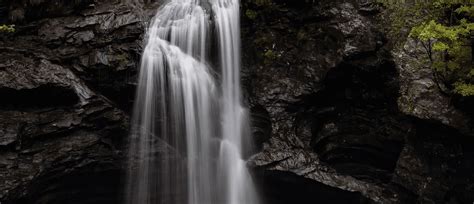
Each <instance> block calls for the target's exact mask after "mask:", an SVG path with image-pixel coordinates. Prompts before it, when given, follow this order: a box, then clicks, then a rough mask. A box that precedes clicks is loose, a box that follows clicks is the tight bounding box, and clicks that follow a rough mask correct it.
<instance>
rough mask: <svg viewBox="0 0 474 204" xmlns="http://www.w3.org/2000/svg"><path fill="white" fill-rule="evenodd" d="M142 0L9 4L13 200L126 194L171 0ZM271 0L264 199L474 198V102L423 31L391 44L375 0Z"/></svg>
mask: <svg viewBox="0 0 474 204" xmlns="http://www.w3.org/2000/svg"><path fill="white" fill-rule="evenodd" d="M132 2H135V3H136V4H132ZM137 2H139V1H133V0H130V1H126V2H125V1H124V2H118V1H102V0H95V1H93V0H76V1H63V0H35V1H33V0H21V1H13V0H11V1H0V18H1V19H2V20H1V21H0V23H2V22H6V20H5V19H10V20H9V22H14V23H15V24H16V25H17V31H16V32H15V33H13V34H5V35H2V36H0V39H1V40H0V52H1V55H0V96H1V97H0V98H1V100H0V202H2V203H15V204H17V203H24V204H30V203H81V204H82V203H118V202H119V200H120V198H121V195H123V194H122V193H121V187H120V185H121V179H120V178H121V176H122V172H123V169H124V164H123V161H125V159H124V150H125V147H126V145H125V144H124V139H125V138H126V136H127V132H128V121H129V116H130V107H131V104H132V102H133V101H132V100H133V96H134V87H135V84H136V72H137V69H136V68H137V64H138V62H139V55H140V52H141V51H140V50H141V49H142V44H143V43H142V38H143V35H144V32H145V29H144V27H145V25H146V22H147V21H148V20H149V17H150V16H151V15H152V14H153V11H154V10H155V9H156V8H157V7H158V6H159V4H160V1H145V2H146V3H143V1H142V2H141V3H137ZM255 2H260V3H255ZM262 2H264V3H262ZM265 2H267V3H265ZM268 2H270V1H250V0H244V1H242V37H243V39H242V40H243V50H244V52H243V54H244V56H243V64H244V69H243V82H244V84H245V87H244V89H245V91H246V98H248V104H249V106H250V107H251V110H252V111H251V112H252V123H253V132H254V135H253V136H254V137H255V142H256V143H257V145H256V146H257V147H258V150H257V152H256V154H255V155H254V156H252V157H251V159H250V161H249V164H250V166H252V167H253V168H254V169H255V176H256V177H257V181H259V183H260V185H261V187H262V189H261V193H262V194H263V195H264V200H266V201H267V202H269V203H282V204H283V203H305V202H306V201H310V202H311V203H313V202H317V203H472V202H473V201H474V196H473V195H474V185H473V183H474V173H473V172H474V171H473V170H474V139H472V138H473V137H472V136H470V135H472V130H471V129H472V122H471V117H472V112H469V111H468V110H470V109H469V108H466V107H470V106H472V101H470V100H468V99H466V100H460V101H456V100H455V99H453V98H450V97H449V96H448V95H446V94H444V93H443V92H442V91H440V88H439V87H438V86H437V84H436V83H435V80H434V78H433V75H432V73H431V72H430V70H429V69H428V68H426V67H423V66H421V65H420V64H422V63H420V61H418V60H417V59H419V58H420V57H421V56H422V55H423V54H422V53H420V52H419V50H417V48H416V45H415V44H413V43H411V42H408V43H407V45H406V46H405V47H404V49H401V50H392V48H391V47H389V46H388V45H389V44H390V43H389V42H390V39H386V38H385V35H384V33H383V32H381V30H383V29H380V27H381V26H384V25H381V24H379V22H378V21H377V19H378V18H379V17H380V16H378V15H379V13H378V10H377V7H376V6H374V5H372V4H366V3H358V2H356V1H349V0H347V1H342V0H341V1H329V0H322V1H288V0H273V3H271V4H269V3H268Z"/></svg>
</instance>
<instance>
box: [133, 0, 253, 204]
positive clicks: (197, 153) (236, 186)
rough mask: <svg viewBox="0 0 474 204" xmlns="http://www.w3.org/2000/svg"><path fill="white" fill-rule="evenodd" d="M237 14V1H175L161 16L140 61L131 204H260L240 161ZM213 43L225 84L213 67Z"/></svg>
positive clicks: (242, 126) (243, 121)
mask: <svg viewBox="0 0 474 204" xmlns="http://www.w3.org/2000/svg"><path fill="white" fill-rule="evenodd" d="M204 7H206V8H208V10H206V9H204ZM239 12H240V11H239V0H209V2H201V1H200V0H172V1H170V2H169V3H167V4H166V5H165V6H163V7H162V8H160V9H159V11H158V12H157V14H156V16H155V18H154V19H153V21H152V23H151V26H150V27H149V30H148V32H147V41H146V47H145V49H144V52H143V55H142V61H141V69H140V75H139V84H138V88H137V97H136V102H135V109H134V118H133V122H132V133H131V140H130V142H131V143H130V150H129V159H130V161H129V164H130V168H129V174H128V177H127V189H126V193H127V195H126V196H127V197H126V203H128V204H132V203H133V204H152V203H153V204H156V203H160V204H257V203H259V202H258V198H257V195H256V189H255V188H254V186H253V182H252V179H251V176H250V174H249V172H248V170H247V168H246V165H245V161H244V160H243V159H242V154H243V152H244V148H247V147H248V142H246V141H247V140H246V138H247V136H248V132H249V131H248V129H249V128H248V127H249V125H248V119H247V112H246V109H245V108H243V106H242V102H241V101H242V99H241V93H240V76H239V72H240V22H239ZM211 19H214V24H213V23H212V22H213V21H212V20H211ZM213 27H215V30H216V32H215V35H216V37H213V35H212V33H213V32H211V29H212V28H213ZM215 38H217V39H216V41H215V42H216V43H217V45H218V46H217V47H218V50H217V51H218V54H219V56H218V57H219V61H218V62H216V63H215V64H219V65H220V69H217V72H220V75H221V77H220V78H221V81H220V82H219V81H217V80H216V77H215V76H216V75H218V74H213V71H214V70H213V69H211V67H210V66H209V64H210V63H209V62H210V54H209V53H210V52H208V50H209V49H211V47H212V46H210V45H211V44H212V43H214V41H213V40H212V39H215Z"/></svg>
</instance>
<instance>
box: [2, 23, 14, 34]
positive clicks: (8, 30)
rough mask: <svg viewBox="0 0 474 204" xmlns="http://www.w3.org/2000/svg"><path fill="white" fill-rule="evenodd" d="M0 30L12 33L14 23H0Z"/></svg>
mask: <svg viewBox="0 0 474 204" xmlns="http://www.w3.org/2000/svg"><path fill="white" fill-rule="evenodd" d="M0 32H7V33H13V32H15V25H0Z"/></svg>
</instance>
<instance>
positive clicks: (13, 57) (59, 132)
mask: <svg viewBox="0 0 474 204" xmlns="http://www.w3.org/2000/svg"><path fill="white" fill-rule="evenodd" d="M2 4H3V5H7V6H5V7H3V9H5V8H8V9H9V12H5V10H3V11H2V12H1V13H3V14H5V13H8V14H7V16H8V17H9V18H10V19H11V20H12V21H13V22H14V23H15V24H16V32H15V33H14V34H2V36H1V38H2V40H1V41H0V52H1V53H2V54H1V55H0V95H1V102H0V178H1V179H0V202H1V203H117V202H118V200H119V199H120V195H121V194H120V192H121V190H122V188H121V187H120V186H121V179H120V178H121V173H122V172H123V167H124V165H123V161H124V157H123V155H124V153H123V150H124V145H123V141H124V139H125V138H126V136H127V133H128V123H129V122H128V121H129V114H128V113H127V112H128V111H129V107H130V104H131V102H132V101H131V100H133V89H134V85H133V84H134V81H135V77H134V75H135V73H136V65H137V63H138V61H139V53H140V49H141V45H142V41H141V38H142V36H143V33H144V29H143V27H144V21H146V20H144V19H147V18H148V17H147V12H149V11H146V10H143V12H140V11H138V10H136V9H135V8H133V7H132V5H129V4H121V3H120V2H113V1H5V2H2ZM150 6H151V8H156V7H157V5H150Z"/></svg>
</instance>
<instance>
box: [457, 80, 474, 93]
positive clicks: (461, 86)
mask: <svg viewBox="0 0 474 204" xmlns="http://www.w3.org/2000/svg"><path fill="white" fill-rule="evenodd" d="M454 91H455V92H456V93H458V94H460V95H462V96H474V85H473V84H466V83H464V82H457V83H455V84H454Z"/></svg>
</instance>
